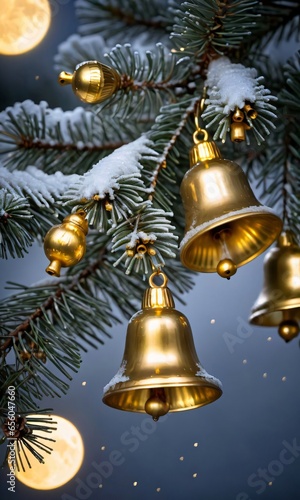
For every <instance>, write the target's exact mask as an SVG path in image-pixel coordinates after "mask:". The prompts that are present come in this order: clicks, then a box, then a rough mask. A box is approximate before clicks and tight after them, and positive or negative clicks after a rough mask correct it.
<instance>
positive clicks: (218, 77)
mask: <svg viewBox="0 0 300 500" xmlns="http://www.w3.org/2000/svg"><path fill="white" fill-rule="evenodd" d="M262 81H263V77H262V76H257V71H256V69H255V68H246V67H245V66H243V65H242V64H234V63H232V62H231V61H230V59H228V57H220V58H218V59H216V60H213V61H212V62H211V63H210V65H209V67H208V72H207V79H206V82H205V85H206V87H207V94H208V98H207V99H206V101H205V104H206V109H205V111H204V113H203V114H202V118H203V119H204V120H205V121H206V122H207V127H208V128H209V127H212V126H213V125H215V124H217V129H216V131H215V133H214V139H222V141H223V142H225V140H226V135H227V132H228V131H229V130H230V117H231V114H232V112H233V111H234V110H235V109H236V108H239V109H243V107H244V106H245V104H246V102H247V103H251V105H253V107H254V109H255V111H256V112H257V117H256V119H255V121H254V120H253V119H251V117H249V116H248V115H246V114H245V120H246V123H247V125H248V127H250V128H251V129H252V130H253V132H254V135H255V138H256V140H257V142H258V144H260V143H261V142H262V141H263V140H264V138H265V135H268V134H269V133H270V128H275V125H274V123H273V121H274V119H275V118H276V115H275V113H274V111H275V109H276V108H275V107H274V106H273V105H272V104H271V101H275V100H276V97H275V96H272V95H271V93H270V90H268V89H267V88H265V87H264V85H263V84H262Z"/></svg>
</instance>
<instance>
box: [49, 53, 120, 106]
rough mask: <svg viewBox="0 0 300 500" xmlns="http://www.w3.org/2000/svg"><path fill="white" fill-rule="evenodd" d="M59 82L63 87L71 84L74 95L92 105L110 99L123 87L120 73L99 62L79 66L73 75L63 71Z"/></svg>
mask: <svg viewBox="0 0 300 500" xmlns="http://www.w3.org/2000/svg"><path fill="white" fill-rule="evenodd" d="M58 81H59V83H60V84H61V85H68V84H71V85H72V89H73V92H74V94H75V95H76V96H77V97H79V99H81V101H84V102H88V103H91V104H95V103H98V102H102V101H104V100H105V99H108V98H109V97H110V96H111V95H112V94H114V93H115V92H116V91H117V90H118V89H119V88H120V85H121V78H120V75H119V73H118V72H117V71H115V70H114V69H113V68H110V67H109V66H106V65H105V64H102V63H100V62H98V61H85V62H83V63H80V64H78V65H77V66H76V68H75V71H74V73H73V74H71V73H67V72H65V71H62V72H61V73H60V75H59V77H58Z"/></svg>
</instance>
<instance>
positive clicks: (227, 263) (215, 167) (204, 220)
mask: <svg viewBox="0 0 300 500" xmlns="http://www.w3.org/2000/svg"><path fill="white" fill-rule="evenodd" d="M198 132H199V131H196V132H195V133H194V136H193V138H194V143H195V144H194V146H193V148H192V149H191V151H190V165H191V168H190V169H189V170H188V171H187V172H186V174H185V176H184V178H183V181H182V184H181V188H180V193H181V197H182V202H183V207H184V211H185V222H186V229H185V235H184V238H183V240H182V242H181V245H180V258H181V262H182V263H183V265H185V266H186V267H188V268H189V269H192V270H193V271H198V272H218V273H219V274H220V276H222V277H224V278H228V279H229V278H230V276H232V275H233V274H235V272H236V269H237V268H238V267H240V266H242V265H244V264H247V263H248V262H250V261H251V260H252V259H254V258H255V257H257V256H258V255H260V254H261V253H262V252H264V251H265V250H266V249H267V248H268V247H269V246H270V245H271V244H272V243H273V242H274V240H275V239H276V238H277V237H278V235H279V233H280V231H281V229H282V222H281V220H280V218H279V217H278V216H277V215H276V214H275V213H274V212H273V211H272V210H271V209H270V208H268V207H265V206H263V205H262V204H261V203H260V202H259V201H258V200H257V199H256V198H255V196H254V194H253V192H252V190H251V187H250V185H249V182H248V179H247V177H246V175H245V174H244V172H243V170H242V169H241V167H240V166H239V165H238V164H237V163H234V162H232V161H229V160H225V159H223V158H221V155H220V152H219V149H218V148H217V146H216V144H215V143H214V142H213V141H208V140H207V138H208V135H207V132H206V130H201V132H202V133H203V134H204V140H202V141H200V140H198V139H197V137H196V134H197V133H198Z"/></svg>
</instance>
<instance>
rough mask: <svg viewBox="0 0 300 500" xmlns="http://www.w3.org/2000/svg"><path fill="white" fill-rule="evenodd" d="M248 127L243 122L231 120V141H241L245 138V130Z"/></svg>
mask: <svg viewBox="0 0 300 500" xmlns="http://www.w3.org/2000/svg"><path fill="white" fill-rule="evenodd" d="M249 129H250V127H249V125H247V124H246V123H244V122H233V123H231V125H230V139H231V140H232V142H242V141H244V140H245V139H246V130H249Z"/></svg>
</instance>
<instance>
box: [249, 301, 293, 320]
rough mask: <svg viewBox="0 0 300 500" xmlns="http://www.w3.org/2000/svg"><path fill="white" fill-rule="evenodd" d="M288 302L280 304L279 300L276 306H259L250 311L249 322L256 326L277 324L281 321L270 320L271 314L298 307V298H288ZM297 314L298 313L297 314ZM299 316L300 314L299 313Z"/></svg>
mask: <svg viewBox="0 0 300 500" xmlns="http://www.w3.org/2000/svg"><path fill="white" fill-rule="evenodd" d="M289 300H290V304H282V303H280V301H277V302H276V304H277V305H276V308H275V307H274V308H272V307H267V306H264V307H260V308H259V309H255V310H253V311H252V313H251V315H250V316H249V323H251V324H252V325H257V326H274V327H275V326H278V325H279V324H280V323H281V321H275V320H272V318H271V316H272V315H273V314H274V313H280V311H288V310H293V309H300V298H295V299H289ZM297 316H298V315H297ZM299 318H300V314H299Z"/></svg>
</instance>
